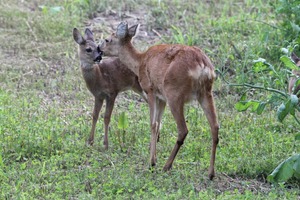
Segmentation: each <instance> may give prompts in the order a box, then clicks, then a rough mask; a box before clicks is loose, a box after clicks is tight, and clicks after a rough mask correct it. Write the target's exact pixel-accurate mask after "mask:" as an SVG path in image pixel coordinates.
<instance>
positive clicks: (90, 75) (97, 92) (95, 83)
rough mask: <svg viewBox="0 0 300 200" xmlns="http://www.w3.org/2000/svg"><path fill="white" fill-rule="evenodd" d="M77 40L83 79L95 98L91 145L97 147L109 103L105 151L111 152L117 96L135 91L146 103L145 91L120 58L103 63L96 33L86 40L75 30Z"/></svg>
mask: <svg viewBox="0 0 300 200" xmlns="http://www.w3.org/2000/svg"><path fill="white" fill-rule="evenodd" d="M73 38H74V40H75V42H76V43H77V44H78V56H79V60H80V66H81V71H82V75H83V78H84V80H85V83H86V86H87V88H88V89H89V91H90V92H91V93H92V94H93V96H94V97H95V104H94V110H93V124H92V129H91V132H90V136H89V139H88V141H87V143H88V144H90V145H93V143H94V134H95V127H96V123H97V120H98V117H99V112H100V110H101V107H102V104H103V101H104V100H105V101H106V109H105V115H104V127H105V128H104V129H105V134H104V142H103V144H104V147H105V149H108V128H109V123H110V118H111V114H112V111H113V107H114V103H115V100H116V97H117V95H118V94H119V93H120V92H122V91H125V90H128V89H132V90H133V91H134V92H136V93H138V94H140V95H141V96H142V97H143V98H144V99H145V97H144V94H143V90H142V88H141V86H140V84H139V82H138V77H137V76H136V75H135V74H134V73H133V72H132V71H131V70H130V69H128V68H127V67H126V66H125V65H124V64H122V62H120V59H119V58H108V59H105V60H102V54H103V52H102V51H101V49H100V48H101V47H100V46H98V44H96V43H95V41H94V36H93V33H92V31H90V30H89V29H86V30H85V34H84V36H82V35H81V34H80V32H79V31H78V29H77V28H74V29H73ZM101 60H102V61H101ZM100 61H101V62H100Z"/></svg>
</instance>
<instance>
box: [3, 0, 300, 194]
mask: <svg viewBox="0 0 300 200" xmlns="http://www.w3.org/2000/svg"><path fill="white" fill-rule="evenodd" d="M36 2H37V3H36V4H34V3H26V2H23V3H20V2H19V1H16V0H11V1H10V2H8V3H0V22H1V23H0V43H1V48H0V61H1V62H0V86H1V87H0V141H1V143H0V146H1V147H0V167H1V168H0V185H1V187H0V199H113V198H114V199H130V198H132V199H297V198H299V195H300V193H299V188H300V186H299V183H298V182H296V180H291V181H290V182H288V183H286V184H282V185H279V186H275V185H271V184H269V183H267V182H266V180H265V179H266V176H267V175H268V174H269V173H270V172H271V171H272V170H273V169H274V168H275V167H276V166H277V165H278V164H279V163H280V162H281V161H282V160H284V159H285V158H287V157H288V156H290V155H292V154H294V153H296V152H299V142H298V143H296V142H295V140H294V136H295V133H296V132H298V130H299V126H298V125H297V124H296V123H295V122H294V121H293V119H292V118H291V117H289V118H287V119H286V120H285V122H284V123H279V122H278V121H277V119H276V116H275V112H276V108H268V109H269V110H268V112H265V113H264V114H263V115H259V116H258V115H256V114H254V113H251V112H244V113H239V112H237V111H236V110H235V109H234V104H235V103H236V102H237V101H238V100H239V98H240V95H241V94H240V93H238V92H239V90H236V89H234V88H230V87H228V85H227V84H226V83H225V82H223V81H222V80H221V79H218V80H217V81H216V84H215V91H216V92H217V93H218V95H217V96H216V99H215V101H216V106H217V112H218V116H219V121H220V124H221V129H220V143H219V146H218V149H217V159H216V178H215V179H214V180H213V181H209V180H208V178H207V170H208V166H209V157H210V148H211V147H210V146H211V141H210V140H211V139H210V131H209V126H208V123H207V120H206V118H205V116H204V114H203V112H202V109H201V108H200V106H198V105H197V104H195V103H192V104H190V105H187V106H186V111H185V112H186V116H187V123H188V127H189V135H188V136H187V138H186V141H185V144H184V146H183V148H182V149H181V150H180V152H179V154H178V155H177V157H176V160H175V162H174V166H173V169H172V170H171V171H170V172H167V173H165V172H162V167H163V165H164V164H165V162H166V160H167V158H168V156H169V154H170V152H171V149H172V148H173V146H174V144H175V141H176V136H177V133H176V125H175V123H174V120H173V118H172V116H171V114H170V111H169V109H168V108H167V109H166V112H165V115H164V118H163V126H162V130H161V139H160V142H159V143H158V147H157V156H158V163H157V167H156V168H155V169H154V170H153V171H151V170H149V143H150V127H149V121H150V120H149V111H148V107H147V105H146V103H144V102H140V101H137V99H138V98H139V97H138V96H136V95H135V94H133V93H132V92H126V93H123V94H122V95H120V96H119V98H118V99H117V102H116V106H115V109H114V112H113V116H112V119H111V126H110V132H109V142H110V147H109V150H108V151H104V148H103V147H102V143H103V132H104V131H103V125H102V124H103V119H102V117H101V118H100V119H99V121H98V124H97V130H96V135H95V144H94V146H93V147H90V146H86V144H85V141H86V139H87V138H88V135H89V131H90V128H91V120H92V118H91V112H92V106H93V97H92V95H91V94H90V93H89V92H88V91H87V89H86V86H85V83H84V81H83V79H82V77H81V71H80V68H79V61H78V58H77V49H76V48H77V47H76V44H75V42H74V41H73V39H72V35H71V34H72V29H73V27H79V28H81V29H83V28H84V27H85V26H88V25H91V24H92V26H94V30H95V31H96V36H99V37H100V35H101V34H102V33H109V31H110V30H109V29H108V28H107V27H106V26H105V25H103V24H101V23H94V22H93V21H92V20H91V19H92V18H94V17H97V16H99V15H100V16H102V15H101V13H103V12H109V11H108V10H110V9H111V10H113V11H115V12H116V18H117V19H116V21H121V20H122V19H121V18H122V13H127V14H128V13H129V14H130V13H133V14H134V15H141V16H144V22H145V23H146V24H143V25H144V28H145V30H150V31H151V30H152V29H155V30H157V31H158V32H161V34H163V38H162V39H161V40H162V41H163V42H168V43H178V42H181V43H188V42H191V43H192V44H194V45H197V46H200V47H201V48H203V49H204V50H205V51H206V52H207V54H208V55H209V56H210V57H211V58H212V60H213V62H214V64H215V66H216V68H217V69H221V68H222V67H223V66H225V65H226V63H227V65H228V66H229V67H230V68H233V69H234V70H235V71H236V75H234V76H233V77H229V76H228V77H227V75H226V77H227V78H231V79H233V80H232V82H239V81H245V79H246V80H251V81H255V78H253V77H249V76H248V75H247V73H245V71H247V70H249V69H251V67H252V60H253V59H257V57H260V56H261V57H266V58H267V59H272V63H275V65H276V66H280V63H279V59H278V58H277V59H273V58H276V55H278V54H279V53H278V52H279V49H278V48H280V47H279V44H283V43H282V42H281V41H279V40H278V38H280V33H279V32H278V31H277V30H276V29H274V28H273V27H272V26H269V25H266V24H265V23H268V24H271V25H275V24H276V18H275V13H274V10H273V8H272V6H270V4H269V3H268V2H265V1H254V2H253V1H247V0H245V1H223V0H221V1H216V2H215V3H213V5H211V4H209V3H198V2H197V1H189V3H187V2H185V3H182V2H181V1H172V2H166V1H154V0H147V1H146V2H145V1H134V0H130V1H129V0H128V1H121V3H118V2H112V3H110V2H109V1H101V2H100V3H99V2H98V1H85V0H78V1H64V2H62V1H56V0H52V1H41V0H39V1H36ZM196 2H197V3H196ZM38 6H45V7H44V9H41V8H39V7H38ZM150 6H151V8H154V9H149V7H150ZM53 7H62V8H63V10H62V11H54V12H52V11H51V8H53ZM146 8H148V9H146ZM45 9H46V10H45ZM173 9H177V12H173V11H172V10H173ZM262 22H265V23H262ZM172 26H173V28H172ZM174 27H175V29H174ZM104 36H105V35H104ZM140 40H141V41H139V42H140V43H143V44H144V45H145V44H148V45H149V43H147V39H145V38H141V39H140ZM155 42H157V41H155ZM232 44H233V45H232ZM233 46H235V47H236V48H237V49H238V52H239V53H240V55H241V57H238V56H237V52H236V50H234V48H233ZM274 46H275V47H276V48H277V46H278V48H277V49H276V48H275V47H274ZM268 49H271V50H270V51H268ZM265 95H268V93H265ZM122 112H126V113H127V117H128V120H129V127H128V128H127V129H126V130H125V132H123V131H122V130H119V129H118V120H119V116H120V115H121V113H122ZM102 113H103V112H102ZM102 113H101V116H102ZM123 135H124V136H125V137H123Z"/></svg>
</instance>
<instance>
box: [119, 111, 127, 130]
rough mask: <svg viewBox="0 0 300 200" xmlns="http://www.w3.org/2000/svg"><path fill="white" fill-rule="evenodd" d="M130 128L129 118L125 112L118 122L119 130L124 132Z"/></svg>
mask: <svg viewBox="0 0 300 200" xmlns="http://www.w3.org/2000/svg"><path fill="white" fill-rule="evenodd" d="M127 127H128V118H127V116H126V113H125V112H122V113H121V115H120V117H119V121H118V128H119V129H121V130H124V129H126V128H127Z"/></svg>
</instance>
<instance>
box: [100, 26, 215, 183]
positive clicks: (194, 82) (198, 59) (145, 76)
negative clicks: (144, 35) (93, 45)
mask: <svg viewBox="0 0 300 200" xmlns="http://www.w3.org/2000/svg"><path fill="white" fill-rule="evenodd" d="M138 27H139V25H134V26H132V27H130V28H128V24H127V23H125V22H121V23H120V24H119V25H118V27H117V31H116V34H112V36H111V37H110V38H108V39H106V40H105V42H104V43H105V45H102V48H101V50H103V51H104V53H105V54H107V55H110V56H119V58H120V60H121V62H122V63H124V64H125V66H127V67H129V68H130V69H131V70H132V71H133V72H134V73H135V74H136V75H137V76H138V77H139V82H140V85H141V87H142V88H143V90H144V91H145V93H146V94H147V99H148V104H149V109H150V119H151V142H150V164H151V166H154V165H156V142H157V139H158V137H159V128H160V123H161V118H162V115H163V111H164V109H165V106H166V103H168V105H169V107H170V109H171V112H172V115H173V117H174V119H175V122H176V124H177V130H178V137H177V142H176V144H175V146H174V148H173V150H172V152H171V155H170V157H169V159H168V160H167V162H166V164H165V166H164V168H163V169H164V171H167V170H170V169H171V167H172V163H173V161H174V159H175V157H176V155H177V153H178V151H179V149H180V147H181V146H182V144H183V142H184V139H185V137H186V136H187V134H188V129H187V125H186V122H185V117H184V104H185V103H187V102H189V101H191V100H193V99H196V100H198V102H199V103H200V105H201V106H202V108H203V110H204V113H205V115H206V118H207V120H208V122H209V124H210V128H211V135H212V148H211V159H210V167H209V179H211V180H212V179H213V177H214V176H215V171H214V163H215V154H216V147H217V144H218V141H219V138H218V133H219V124H218V120H217V115H216V111H215V105H214V99H213V94H212V86H213V82H214V79H215V76H216V75H215V72H214V66H213V65H212V63H211V61H210V59H209V58H208V57H207V56H206V55H205V54H204V53H203V52H202V50H200V49H199V48H197V47H190V46H185V45H167V44H162V45H155V46H152V47H150V48H149V49H148V50H146V51H145V52H143V53H141V52H139V51H138V50H136V49H135V47H134V46H133V44H132V43H131V41H132V38H133V37H134V36H135V35H136V34H137V31H138Z"/></svg>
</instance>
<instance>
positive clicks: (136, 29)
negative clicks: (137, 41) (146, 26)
mask: <svg viewBox="0 0 300 200" xmlns="http://www.w3.org/2000/svg"><path fill="white" fill-rule="evenodd" d="M139 28H140V25H139V24H136V25H133V26H131V27H130V28H129V29H128V35H129V36H130V37H134V36H136V35H137V34H138V32H139Z"/></svg>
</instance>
